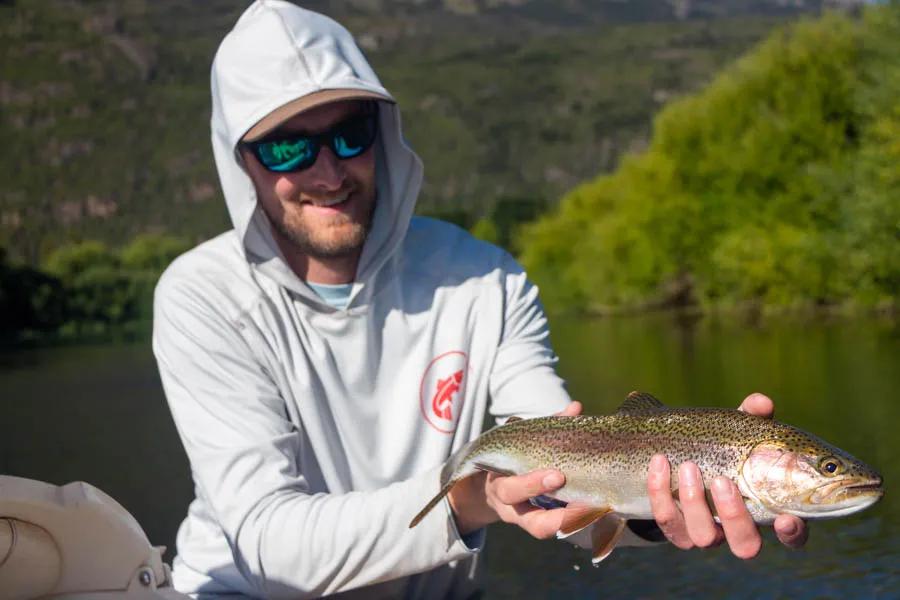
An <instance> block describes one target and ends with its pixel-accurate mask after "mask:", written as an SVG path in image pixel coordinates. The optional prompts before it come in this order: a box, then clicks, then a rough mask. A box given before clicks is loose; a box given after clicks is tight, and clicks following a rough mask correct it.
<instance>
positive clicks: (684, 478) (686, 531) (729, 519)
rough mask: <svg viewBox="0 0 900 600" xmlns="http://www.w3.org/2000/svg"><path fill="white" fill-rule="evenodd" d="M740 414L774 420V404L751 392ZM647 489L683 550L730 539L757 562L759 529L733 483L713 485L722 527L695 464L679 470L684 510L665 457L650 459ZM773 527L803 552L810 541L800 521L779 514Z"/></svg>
mask: <svg viewBox="0 0 900 600" xmlns="http://www.w3.org/2000/svg"><path fill="white" fill-rule="evenodd" d="M738 410H742V411H744V412H747V413H750V414H752V415H757V416H760V417H765V418H767V419H771V418H772V416H773V415H774V413H775V406H774V404H773V403H772V400H770V399H769V398H768V397H767V396H764V395H762V394H750V395H749V396H747V398H745V399H744V401H743V402H742V403H741V405H740V407H738ZM647 490H648V492H649V494H650V505H651V506H652V508H653V516H654V518H655V519H656V522H657V523H658V524H659V527H660V529H662V531H663V533H665V535H666V537H667V538H668V539H669V540H670V541H671V542H672V543H673V544H675V545H676V546H678V547H679V548H681V549H683V550H688V549H690V548H693V547H695V546H697V547H700V548H710V547H713V546H718V545H719V544H721V543H722V542H723V541H727V542H728V546H729V547H730V548H731V552H732V553H733V554H734V555H735V556H737V557H739V558H744V559H747V558H753V557H754V556H756V555H757V554H758V553H759V551H760V549H761V548H762V538H761V537H760V535H759V529H758V528H757V527H756V524H755V523H754V522H753V518H752V517H751V516H750V513H748V512H747V508H746V506H745V505H744V501H743V499H742V498H741V493H740V491H739V490H738V488H737V486H736V485H735V484H734V483H733V482H732V481H731V480H729V479H727V478H725V477H717V478H716V479H715V481H713V485H712V497H713V503H714V504H715V507H716V512H717V513H718V515H719V520H720V521H721V525H719V524H716V522H715V521H714V520H713V518H712V514H711V513H710V511H709V506H708V504H707V502H706V494H705V490H704V487H703V479H702V477H701V475H700V469H698V468H697V465H695V464H694V463H691V462H686V463H683V464H681V465H680V466H679V468H678V496H679V499H680V501H681V510H679V509H678V507H677V506H676V505H675V501H674V500H673V498H672V492H671V488H670V467H669V461H668V460H667V459H666V457H665V456H663V455H661V454H657V455H656V456H654V457H653V459H652V460H651V461H650V471H649V474H648V477H647ZM774 529H775V535H776V536H777V537H778V539H779V540H780V541H781V543H782V544H784V545H785V546H788V547H791V548H799V547H801V546H803V544H805V543H806V539H807V537H808V531H807V529H806V524H805V523H804V522H803V520H802V519H800V518H798V517H795V516H792V515H779V516H778V518H776V519H775V523H774Z"/></svg>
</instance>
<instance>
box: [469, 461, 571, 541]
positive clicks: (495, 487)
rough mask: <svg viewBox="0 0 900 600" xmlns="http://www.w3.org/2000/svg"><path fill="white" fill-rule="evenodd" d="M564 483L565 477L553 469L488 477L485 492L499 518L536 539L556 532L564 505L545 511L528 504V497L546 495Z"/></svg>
mask: <svg viewBox="0 0 900 600" xmlns="http://www.w3.org/2000/svg"><path fill="white" fill-rule="evenodd" d="M564 484H565V476H564V475H563V474H562V473H560V472H559V471H555V470H552V469H548V470H543V471H534V472H532V473H526V474H525V475H511V476H508V477H507V476H502V475H495V474H491V475H489V476H488V483H487V486H486V494H487V499H488V504H489V505H490V506H491V507H492V508H493V509H494V511H495V512H496V513H497V516H498V517H500V519H501V520H503V521H505V522H507V523H512V524H514V525H518V526H519V527H521V528H522V529H524V530H525V531H527V532H528V533H530V534H531V535H533V536H534V537H536V538H541V539H546V538H548V537H552V536H554V535H556V532H557V531H559V528H560V526H561V524H562V521H563V514H564V513H563V512H562V511H564V510H566V509H565V508H555V509H551V510H544V509H540V508H536V507H534V506H532V505H531V504H529V503H528V499H529V498H532V497H534V496H540V495H542V494H548V493H551V492H554V491H556V490H558V489H559V488H561V487H562V486H563V485H564Z"/></svg>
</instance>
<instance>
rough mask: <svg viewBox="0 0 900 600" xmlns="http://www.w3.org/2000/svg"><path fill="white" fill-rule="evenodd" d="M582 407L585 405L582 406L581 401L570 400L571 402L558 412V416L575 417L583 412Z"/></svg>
mask: <svg viewBox="0 0 900 600" xmlns="http://www.w3.org/2000/svg"><path fill="white" fill-rule="evenodd" d="M582 408H583V407H582V406H581V402H579V401H578V400H573V401H572V402H569V404H568V405H567V406H566V407H565V408H564V409H562V410H561V411H559V412H558V413H556V416H557V417H575V416H577V415H580V414H581V410H582Z"/></svg>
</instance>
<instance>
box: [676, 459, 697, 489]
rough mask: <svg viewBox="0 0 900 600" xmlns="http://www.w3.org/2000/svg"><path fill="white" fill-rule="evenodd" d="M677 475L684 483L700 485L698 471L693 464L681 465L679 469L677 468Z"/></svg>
mask: <svg viewBox="0 0 900 600" xmlns="http://www.w3.org/2000/svg"><path fill="white" fill-rule="evenodd" d="M679 475H680V477H681V481H682V482H684V484H685V485H693V486H698V485H700V473H699V471H698V469H697V467H696V466H694V465H690V464H684V465H682V466H681V469H680V470H679Z"/></svg>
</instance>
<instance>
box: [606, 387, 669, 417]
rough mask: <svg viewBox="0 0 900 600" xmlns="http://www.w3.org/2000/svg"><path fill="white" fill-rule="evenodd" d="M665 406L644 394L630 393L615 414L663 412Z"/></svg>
mask: <svg viewBox="0 0 900 600" xmlns="http://www.w3.org/2000/svg"><path fill="white" fill-rule="evenodd" d="M665 408H666V405H665V404H663V403H662V402H660V401H659V400H657V399H656V398H654V397H653V396H651V395H650V394H648V393H646V392H631V393H630V394H628V398H626V399H625V402H623V403H622V406H620V407H619V410H618V411H616V412H619V413H626V414H627V413H642V412H647V411H648V410H665Z"/></svg>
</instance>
